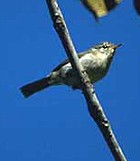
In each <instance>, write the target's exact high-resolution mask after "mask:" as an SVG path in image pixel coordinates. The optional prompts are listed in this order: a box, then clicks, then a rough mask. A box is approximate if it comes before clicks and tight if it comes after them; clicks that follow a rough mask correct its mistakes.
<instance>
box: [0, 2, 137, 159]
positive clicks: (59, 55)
mask: <svg viewBox="0 0 140 161" xmlns="http://www.w3.org/2000/svg"><path fill="white" fill-rule="evenodd" d="M62 2H63V3H62ZM59 4H60V6H61V9H62V11H63V13H64V17H65V19H66V23H67V25H68V28H69V30H70V33H71V36H72V39H73V41H74V44H75V47H76V50H77V52H81V51H83V50H86V49H88V48H89V47H91V46H92V45H94V44H97V43H99V42H102V41H111V42H113V43H123V44H124V46H123V47H121V48H120V49H118V51H117V54H116V56H115V58H114V60H113V63H112V66H111V68H110V71H109V73H108V75H107V77H106V78H104V79H103V80H102V81H100V82H99V83H97V84H96V86H95V88H96V92H97V95H98V97H99V100H100V102H101V104H102V106H103V108H104V110H105V112H106V114H107V116H108V118H109V120H110V122H111V125H112V127H113V130H114V132H115V134H116V136H117V139H118V141H119V143H120V144H121V147H122V149H123V151H124V153H125V154H126V157H127V158H128V160H133V161H139V160H140V127H139V122H140V117H139V113H140V108H139V107H140V102H139V94H138V93H139V90H140V85H139V82H140V74H139V70H140V63H139V62H140V43H139V42H140V35H139V34H140V17H139V16H138V15H137V14H136V12H135V11H134V8H133V4H132V1H123V2H122V3H121V5H119V7H118V8H116V9H115V10H114V11H113V12H111V13H110V14H109V15H108V16H106V17H104V18H102V19H101V20H100V21H99V23H96V22H95V20H94V19H93V17H92V15H91V14H89V12H88V11H87V10H85V9H84V7H83V6H82V5H81V4H80V2H79V1H76V0H71V1H67V0H63V1H59ZM0 44H1V45H0V52H1V56H2V57H1V68H0V74H1V79H0V95H1V101H0V104H1V105H0V129H1V132H0V160H1V161H11V160H13V161H25V160H26V161H46V160H47V161H77V160H80V161H85V160H88V161H93V160H96V161H103V160H104V161H112V160H113V158H112V155H111V153H110V151H109V150H108V147H107V145H106V143H105V141H104V139H103V137H102V135H101V133H100V131H99V129H98V128H97V126H96V124H95V123H94V122H93V121H92V119H91V118H90V116H89V113H88V110H87V107H86V103H85V100H84V98H83V96H82V94H81V92H80V91H73V90H71V89H70V88H68V87H66V86H59V87H51V88H48V89H46V90H44V91H42V92H39V93H37V94H35V95H34V96H32V97H30V98H29V99H25V98H23V96H22V95H21V93H20V91H19V87H21V86H22V85H24V84H26V83H28V82H31V81H34V80H37V79H39V78H42V77H44V76H45V75H46V74H48V73H49V72H50V71H51V70H52V69H53V68H54V67H55V66H56V65H58V64H59V63H60V62H61V61H62V60H64V59H65V58H66V54H65V51H64V49H63V47H62V45H61V43H60V40H59V38H58V36H57V34H56V33H55V30H54V29H53V26H52V22H51V19H50V16H49V12H48V9H47V6H46V4H45V0H42V1H39V0H36V1H34V0H24V1H21V0H13V1H10V0H1V5H0Z"/></svg>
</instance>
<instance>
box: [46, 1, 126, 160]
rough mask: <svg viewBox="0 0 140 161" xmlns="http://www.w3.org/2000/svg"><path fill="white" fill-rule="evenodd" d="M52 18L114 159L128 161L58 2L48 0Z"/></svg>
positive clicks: (90, 111)
mask: <svg viewBox="0 0 140 161" xmlns="http://www.w3.org/2000/svg"><path fill="white" fill-rule="evenodd" d="M46 2H47V5H48V8H49V11H50V15H51V18H52V20H53V24H54V28H55V29H56V31H57V33H58V35H59V37H60V39H61V42H62V44H63V46H64V48H65V51H66V53H67V56H68V58H69V60H70V63H71V65H72V67H73V69H74V70H75V72H77V76H78V78H79V83H80V85H81V89H82V91H83V94H84V96H85V99H86V102H87V105H88V110H89V113H90V115H91V117H92V118H93V119H94V120H95V122H96V123H97V125H98V127H99V128H100V130H101V132H102V135H103V136H104V138H105V140H106V142H107V144H108V146H109V148H110V150H111V152H112V154H113V156H114V158H115V160H116V161H126V158H125V156H124V154H123V152H122V150H121V148H120V146H119V144H118V142H117V140H116V138H115V135H114V134H113V131H112V129H111V126H110V124H109V121H108V119H107V117H106V115H105V113H104V111H103V109H102V107H101V104H100V103H99V101H98V99H97V96H96V94H95V91H94V89H93V87H92V84H91V83H90V80H89V78H88V75H87V74H86V72H85V71H84V69H83V67H82V66H81V64H80V63H79V59H78V56H77V54H76V51H75V48H74V45H73V43H72V40H71V38H70V35H69V32H68V29H67V26H66V24H65V22H64V18H63V15H62V13H61V11H60V8H59V6H58V4H57V1H56V0H46Z"/></svg>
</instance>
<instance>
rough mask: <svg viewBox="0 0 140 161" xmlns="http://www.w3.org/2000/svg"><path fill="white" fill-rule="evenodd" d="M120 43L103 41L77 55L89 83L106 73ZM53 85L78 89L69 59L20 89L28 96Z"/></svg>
mask: <svg viewBox="0 0 140 161" xmlns="http://www.w3.org/2000/svg"><path fill="white" fill-rule="evenodd" d="M121 45H122V44H119V45H114V44H112V43H110V42H103V43H100V44H98V45H95V46H93V47H91V48H90V49H88V50H87V51H84V52H82V53H80V54H79V55H78V57H79V61H80V63H81V65H82V66H83V69H84V70H85V71H86V72H87V74H88V76H89V79H90V81H91V83H93V84H94V83H96V82H97V81H99V80H100V79H102V78H103V77H104V76H105V75H106V74H107V72H108V69H109V67H110V64H111V62H112V59H113V57H114V55H115V50H116V49H117V48H118V47H120V46H121ZM54 85H68V86H71V87H72V88H73V89H80V83H79V79H78V78H77V73H76V72H75V71H74V70H73V68H72V66H71V63H70V62H69V59H66V60H65V61H63V62H62V63H61V64H59V65H58V66H57V67H56V68H54V69H53V70H52V72H51V73H50V74H49V75H48V76H46V77H44V78H42V79H39V80H37V81H34V82H32V83H29V84H27V85H25V86H23V87H21V88H20V90H21V92H22V93H23V95H24V96H25V97H29V96H30V95H32V94H34V93H36V92H38V91H40V90H42V89H44V88H47V87H49V86H54Z"/></svg>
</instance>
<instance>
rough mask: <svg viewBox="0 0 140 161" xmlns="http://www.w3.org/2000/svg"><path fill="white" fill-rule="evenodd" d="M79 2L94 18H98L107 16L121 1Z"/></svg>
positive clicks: (92, 0)
mask: <svg viewBox="0 0 140 161" xmlns="http://www.w3.org/2000/svg"><path fill="white" fill-rule="evenodd" d="M81 2H82V3H83V4H84V6H85V7H86V8H87V9H88V10H89V11H91V12H92V13H93V14H94V16H95V17H96V18H99V17H102V16H105V15H107V14H108V12H109V11H110V10H112V9H113V8H114V7H116V5H117V4H119V3H120V2H121V0H81Z"/></svg>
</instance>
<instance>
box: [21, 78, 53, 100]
mask: <svg viewBox="0 0 140 161" xmlns="http://www.w3.org/2000/svg"><path fill="white" fill-rule="evenodd" d="M49 80H50V78H49V77H46V78H42V79H40V80H37V81H35V82H32V83H29V84H27V85H25V86H23V87H21V88H20V90H21V92H22V94H23V95H24V96H25V97H29V96H31V95H32V94H34V93H36V92H38V91H41V90H42V89H44V88H47V87H49V86H50V85H51V84H50V83H49Z"/></svg>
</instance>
